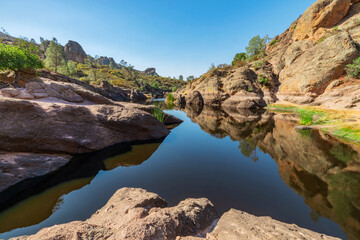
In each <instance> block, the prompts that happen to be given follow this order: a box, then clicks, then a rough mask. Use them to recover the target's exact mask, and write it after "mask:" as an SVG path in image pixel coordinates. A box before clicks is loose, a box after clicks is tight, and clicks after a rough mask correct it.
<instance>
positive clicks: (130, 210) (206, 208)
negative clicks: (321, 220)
mask: <svg viewBox="0 0 360 240" xmlns="http://www.w3.org/2000/svg"><path fill="white" fill-rule="evenodd" d="M35 239H36V240H38V239H44V240H45V239H46V240H55V239H63V240H67V239H69V240H70V239H94V240H97V239H98V240H103V239H108V240H110V239H129V240H132V239H133V240H145V239H148V240H150V239H169V240H171V239H174V240H175V239H176V240H201V239H207V240H220V239H226V240H233V239H234V240H235V239H264V240H265V239H279V240H281V239H284V240H285V239H338V238H333V237H330V236H326V235H324V234H319V233H315V232H313V231H310V230H307V229H303V228H300V227H298V226H296V225H294V224H286V223H282V222H279V221H276V220H273V219H271V218H270V217H256V216H253V215H251V214H248V213H245V212H242V211H239V210H235V209H231V210H230V211H228V212H226V213H225V214H223V215H222V216H221V217H220V218H219V216H218V214H217V213H216V210H215V207H214V205H213V204H212V203H211V202H210V201H209V200H208V199H206V198H199V199H192V198H190V199H186V200H184V201H181V202H180V203H179V204H178V205H177V206H174V207H167V203H166V201H165V200H164V199H162V198H161V197H160V196H158V195H157V194H154V193H150V192H147V191H146V190H143V189H138V188H122V189H119V190H118V191H117V192H116V193H115V194H114V195H113V196H112V197H111V198H110V200H109V201H108V202H107V204H106V205H105V206H104V207H102V208H101V209H99V210H98V211H96V213H94V214H93V215H92V216H91V217H90V218H89V219H87V220H86V221H75V222H70V223H65V224H61V225H55V226H53V227H50V228H44V229H42V230H40V231H39V232H38V233H36V234H35V235H31V236H21V237H15V238H12V239H11V240H35Z"/></svg>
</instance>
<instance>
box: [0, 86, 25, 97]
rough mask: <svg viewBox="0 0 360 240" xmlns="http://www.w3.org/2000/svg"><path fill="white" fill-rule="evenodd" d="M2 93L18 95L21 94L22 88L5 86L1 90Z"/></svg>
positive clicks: (12, 95)
mask: <svg viewBox="0 0 360 240" xmlns="http://www.w3.org/2000/svg"><path fill="white" fill-rule="evenodd" d="M0 93H1V94H2V95H3V96H5V97H16V96H18V95H19V94H20V89H18V88H3V89H1V90H0Z"/></svg>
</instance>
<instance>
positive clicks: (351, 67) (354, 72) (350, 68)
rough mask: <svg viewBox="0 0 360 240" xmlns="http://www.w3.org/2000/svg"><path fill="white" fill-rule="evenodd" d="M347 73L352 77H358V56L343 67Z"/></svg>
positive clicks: (359, 60) (359, 74)
mask: <svg viewBox="0 0 360 240" xmlns="http://www.w3.org/2000/svg"><path fill="white" fill-rule="evenodd" d="M345 70H346V72H347V74H348V75H349V76H350V77H353V78H359V77H360V57H359V58H357V59H355V60H354V61H353V63H352V64H348V65H346V67H345Z"/></svg>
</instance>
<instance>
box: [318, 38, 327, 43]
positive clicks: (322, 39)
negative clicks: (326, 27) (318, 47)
mask: <svg viewBox="0 0 360 240" xmlns="http://www.w3.org/2000/svg"><path fill="white" fill-rule="evenodd" d="M325 39H326V37H322V38H320V39H319V40H318V41H317V44H319V43H322V42H323V41H325Z"/></svg>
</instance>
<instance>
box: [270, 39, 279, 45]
mask: <svg viewBox="0 0 360 240" xmlns="http://www.w3.org/2000/svg"><path fill="white" fill-rule="evenodd" d="M278 42H279V40H278V39H274V40H272V41H271V42H270V43H269V45H270V46H274V45H275V44H276V43H278Z"/></svg>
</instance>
